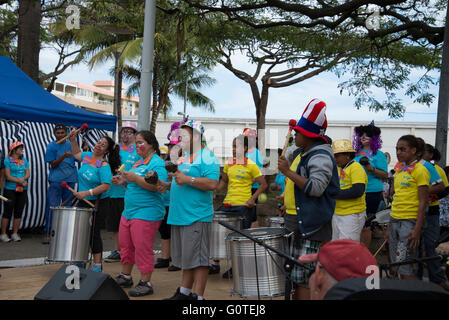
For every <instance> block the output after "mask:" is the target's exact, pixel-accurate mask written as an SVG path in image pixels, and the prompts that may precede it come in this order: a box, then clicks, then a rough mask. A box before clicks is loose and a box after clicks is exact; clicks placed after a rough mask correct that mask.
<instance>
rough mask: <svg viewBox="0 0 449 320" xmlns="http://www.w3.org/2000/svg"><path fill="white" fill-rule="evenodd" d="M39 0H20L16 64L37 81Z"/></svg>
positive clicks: (39, 21) (39, 22)
mask: <svg viewBox="0 0 449 320" xmlns="http://www.w3.org/2000/svg"><path fill="white" fill-rule="evenodd" d="M41 18H42V16H41V1H40V0H20V1H19V19H18V42H17V66H18V67H19V68H20V69H22V71H23V72H25V73H26V74H27V75H28V76H29V77H30V78H31V79H33V80H34V81H36V82H37V83H39V52H40V49H41V48H40V24H41Z"/></svg>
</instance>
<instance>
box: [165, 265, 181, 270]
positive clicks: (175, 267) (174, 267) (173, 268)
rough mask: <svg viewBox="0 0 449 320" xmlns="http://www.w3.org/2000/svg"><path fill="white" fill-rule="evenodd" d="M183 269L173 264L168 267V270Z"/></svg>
mask: <svg viewBox="0 0 449 320" xmlns="http://www.w3.org/2000/svg"><path fill="white" fill-rule="evenodd" d="M179 270H181V268H178V267H177V266H174V265H171V266H170V267H168V271H179Z"/></svg>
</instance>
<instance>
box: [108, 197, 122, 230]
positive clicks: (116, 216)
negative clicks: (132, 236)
mask: <svg viewBox="0 0 449 320" xmlns="http://www.w3.org/2000/svg"><path fill="white" fill-rule="evenodd" d="M109 203H110V209H109V213H108V214H107V215H106V230H107V231H108V232H118V229H119V226H120V219H121V218H122V213H123V210H124V209H125V199H123V198H110V199H109Z"/></svg>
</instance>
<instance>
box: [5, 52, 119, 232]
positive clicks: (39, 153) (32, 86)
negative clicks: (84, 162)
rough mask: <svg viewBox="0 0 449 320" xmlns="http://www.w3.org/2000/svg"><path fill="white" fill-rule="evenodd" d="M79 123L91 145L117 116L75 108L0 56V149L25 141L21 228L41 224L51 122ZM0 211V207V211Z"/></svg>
mask: <svg viewBox="0 0 449 320" xmlns="http://www.w3.org/2000/svg"><path fill="white" fill-rule="evenodd" d="M57 123H64V124H65V125H67V126H68V127H81V125H82V124H83V123H87V124H88V126H89V129H88V130H86V131H85V132H83V137H82V138H83V140H86V141H87V142H88V144H89V145H90V146H92V145H93V144H94V143H95V142H96V141H98V139H99V138H100V137H101V136H102V135H105V134H107V131H115V130H116V123H117V118H116V117H115V116H110V115H104V114H99V113H95V112H91V111H87V110H83V109H80V108H77V107H75V106H73V105H71V104H69V103H67V102H65V101H63V100H61V99H59V98H58V97H56V96H54V95H53V94H51V93H49V92H48V91H46V90H45V89H43V88H42V87H41V86H39V85H38V84H37V83H36V82H34V81H33V80H32V79H31V78H29V77H28V76H27V75H26V74H25V73H23V71H22V70H20V69H19V68H18V67H17V66H16V65H15V64H14V63H13V62H12V61H11V60H10V59H9V58H7V57H4V56H0V150H1V151H3V154H7V153H8V147H9V145H10V144H11V143H12V142H14V141H22V142H23V143H24V144H25V154H24V156H25V158H27V159H28V161H29V163H30V173H31V177H30V179H29V182H28V183H29V187H28V194H27V197H28V199H27V205H26V207H25V209H24V212H23V216H22V218H23V219H22V225H21V228H22V229H25V228H34V227H40V226H43V225H44V222H45V221H44V219H45V205H46V195H47V185H48V184H47V176H48V170H49V166H48V165H47V164H46V163H45V161H44V156H45V150H46V148H47V145H48V144H49V143H50V142H51V141H53V140H54V139H55V138H54V134H53V129H54V125H55V124H57ZM1 214H3V210H2V211H1Z"/></svg>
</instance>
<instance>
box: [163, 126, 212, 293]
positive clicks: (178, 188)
mask: <svg viewBox="0 0 449 320" xmlns="http://www.w3.org/2000/svg"><path fill="white" fill-rule="evenodd" d="M180 129H181V130H180V142H179V146H180V147H181V148H182V151H183V153H184V158H181V159H179V161H178V168H177V170H176V172H175V173H174V174H173V181H172V183H171V190H170V211H169V214H168V220H167V223H168V224H171V256H172V260H173V264H174V265H175V266H177V267H180V268H181V269H182V281H181V287H179V288H178V289H177V290H176V293H175V294H174V295H173V296H172V297H171V298H169V300H202V299H203V295H204V291H205V289H206V283H207V277H208V273H209V254H210V231H211V223H212V218H213V215H214V207H213V192H214V190H215V189H216V188H217V185H218V180H219V176H220V166H219V164H218V159H217V158H216V157H215V155H214V154H213V153H212V152H211V151H210V150H208V149H207V148H205V143H204V142H205V141H204V139H203V134H204V127H203V126H202V125H201V123H200V122H198V121H194V120H188V119H185V120H184V123H183V124H182V125H181V127H180Z"/></svg>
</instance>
